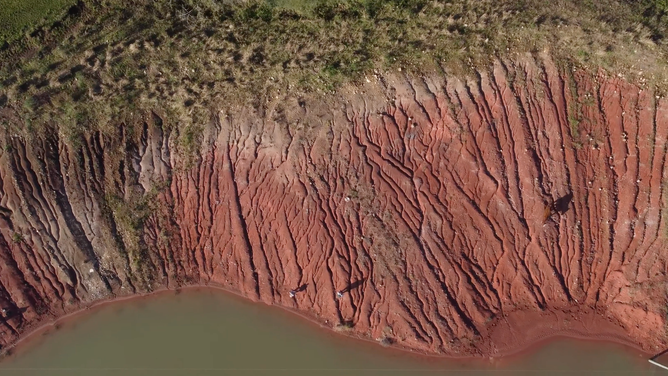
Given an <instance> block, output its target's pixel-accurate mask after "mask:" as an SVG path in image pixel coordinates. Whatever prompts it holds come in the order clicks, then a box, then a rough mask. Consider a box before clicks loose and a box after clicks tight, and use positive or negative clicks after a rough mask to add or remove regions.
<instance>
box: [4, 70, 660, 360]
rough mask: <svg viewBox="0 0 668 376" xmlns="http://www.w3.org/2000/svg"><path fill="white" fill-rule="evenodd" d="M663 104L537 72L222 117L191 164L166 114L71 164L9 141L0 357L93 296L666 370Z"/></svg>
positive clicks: (84, 148)
mask: <svg viewBox="0 0 668 376" xmlns="http://www.w3.org/2000/svg"><path fill="white" fill-rule="evenodd" d="M667 110H668V103H667V102H666V100H665V99H664V98H661V97H659V96H656V95H655V94H654V93H653V92H652V91H650V90H641V89H639V88H638V87H637V86H634V85H631V84H629V83H626V82H625V81H623V79H621V78H610V77H608V76H605V75H604V74H598V75H591V74H588V73H586V72H580V71H576V72H572V71H569V70H564V69H560V68H557V67H556V66H555V65H554V64H553V63H552V62H551V61H550V60H549V59H541V60H534V59H531V58H526V59H525V60H522V61H519V62H516V63H512V64H511V63H508V62H498V63H496V64H495V65H494V66H493V67H492V68H491V69H490V70H489V71H487V72H480V73H479V75H478V77H475V78H472V79H469V80H459V79H457V78H455V77H448V76H432V77H425V78H415V77H405V76H402V75H400V74H395V75H389V74H387V75H376V76H369V77H368V79H367V83H366V84H364V85H362V86H358V87H348V88H345V89H343V90H341V91H340V92H338V93H337V94H333V95H332V96H331V97H329V98H326V99H318V100H312V99H308V98H306V99H304V98H293V97H290V96H288V97H277V98H275V100H272V101H270V102H267V103H266V104H265V105H264V108H263V110H251V109H247V108H244V109H240V108H229V109H223V111H221V112H219V113H218V114H216V116H215V117H214V119H213V121H212V123H211V124H210V125H207V126H205V132H204V137H203V142H202V156H201V159H200V160H198V161H197V163H196V164H195V165H194V167H192V166H193V165H191V167H186V168H184V167H183V164H182V163H180V162H179V158H178V157H177V156H176V155H175V154H176V153H175V152H174V150H175V144H174V143H175V141H174V140H175V135H174V132H171V131H169V129H176V127H178V124H175V125H174V126H173V127H167V126H166V124H163V123H168V122H169V119H166V118H165V119H161V117H160V116H159V114H160V113H159V111H156V113H157V114H158V115H155V114H152V115H150V116H147V117H146V118H145V119H144V121H143V123H142V122H139V123H138V124H137V125H135V126H120V127H119V128H118V130H117V131H116V132H117V133H116V134H115V135H100V134H92V135H87V136H86V138H85V141H84V142H81V143H80V146H78V147H77V146H72V142H66V141H65V140H64V139H63V136H62V135H59V134H58V133H57V132H55V131H51V132H50V131H48V130H47V131H45V132H44V134H41V135H36V136H34V137H33V138H32V139H29V138H26V137H24V136H18V135H16V136H15V135H13V134H12V132H11V131H5V133H4V135H3V138H4V141H5V145H6V147H5V148H4V150H2V151H0V184H1V188H0V206H1V210H0V233H1V234H2V236H0V257H2V263H0V305H2V306H3V307H5V308H6V311H5V314H4V316H5V317H6V320H3V321H2V322H1V323H2V328H1V329H0V341H1V342H2V343H3V344H4V345H8V344H11V343H13V342H15V341H16V340H17V338H19V337H20V336H21V335H23V334H24V333H25V332H26V331H28V329H30V328H32V327H35V326H36V325H37V324H39V323H40V322H44V321H45V320H50V319H52V318H54V317H58V316H61V315H63V314H65V313H67V312H71V311H74V310H77V309H80V308H81V307H84V306H87V305H89V304H91V303H93V302H95V301H98V300H101V299H107V298H113V297H117V296H125V295H131V294H135V293H139V292H143V291H146V290H150V289H157V288H161V287H169V288H177V287H179V286H183V285H205V284H215V285H222V286H223V287H226V288H228V289H231V290H235V291H239V292H240V293H241V294H243V295H245V296H247V297H249V298H251V299H255V300H260V301H263V302H265V303H268V304H277V305H282V306H285V307H289V308H292V309H295V310H297V311H299V312H301V313H304V314H306V315H307V316H310V317H312V318H313V319H315V320H318V321H320V322H323V323H326V325H330V326H332V327H338V328H340V329H344V330H346V331H349V332H350V333H351V334H355V335H359V336H362V337H368V338H372V339H375V340H381V341H383V342H384V343H388V342H390V343H395V344H396V345H399V346H405V347H409V348H413V349H417V350H421V351H425V352H428V353H438V354H449V355H469V354H474V355H494V354H502V353H507V352H510V351H513V350H516V349H518V348H521V347H523V346H525V345H526V344H527V343H529V342H532V341H535V340H537V339H541V338H544V337H546V336H550V335H553V334H556V333H563V332H567V333H570V334H574V335H583V336H587V337H598V338H607V339H613V340H620V341H624V342H628V343H631V344H635V345H636V346H638V347H642V348H643V349H644V350H645V351H648V352H650V353H651V352H657V351H658V350H662V349H663V348H664V347H665V346H666V326H665V325H666V319H665V315H666V287H667V285H666V282H667V281H668V280H667V277H666V272H667V271H668V270H667V264H666V261H667V258H668V252H667V251H666V240H667V239H668V228H667V227H666V217H665V215H666V214H665V213H666V212H665V208H666V199H667V197H666V196H665V193H666V190H665V187H666V171H665V165H666V151H667V150H668V149H667V147H668V144H667V143H666V140H667V137H668V118H667V116H668V112H667ZM5 117H6V118H7V119H10V120H11V114H10V113H9V112H6V114H5ZM68 145H69V146H68ZM570 194H572V201H569V200H568V196H569V195H570ZM563 197H567V199H566V200H562V203H563V202H566V204H567V205H565V206H564V207H562V208H560V210H559V211H555V212H553V213H552V215H551V216H549V218H547V220H546V219H545V217H546V206H549V204H550V203H552V202H553V201H555V200H558V199H560V198H563ZM126 202H127V203H128V204H126ZM119 203H120V204H119ZM124 208H129V209H128V210H126V211H124ZM130 209H131V210H130ZM137 212H140V213H144V215H143V216H141V215H138V214H137ZM124 213H125V214H124ZM547 214H550V213H549V212H548V213H547ZM302 285H306V288H305V289H304V290H303V291H300V292H298V293H297V294H296V296H295V297H294V298H290V296H289V291H290V290H292V289H295V288H297V287H299V286H302ZM350 285H353V288H351V289H350V290H349V291H347V292H345V293H344V294H343V295H342V297H341V298H340V299H337V297H336V292H337V291H340V290H345V288H346V287H348V286H350Z"/></svg>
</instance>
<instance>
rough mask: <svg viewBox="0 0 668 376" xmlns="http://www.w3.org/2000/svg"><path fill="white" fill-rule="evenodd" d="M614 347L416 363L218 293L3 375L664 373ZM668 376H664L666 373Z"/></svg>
mask: <svg viewBox="0 0 668 376" xmlns="http://www.w3.org/2000/svg"><path fill="white" fill-rule="evenodd" d="M661 372H662V371H661V370H659V369H656V368H654V367H652V366H650V365H649V364H648V363H647V361H646V359H645V358H644V357H642V356H641V354H634V353H633V352H630V351H629V350H628V349H624V348H622V347H620V346H618V345H614V344H609V343H602V342H585V341H577V340H567V339H555V340H552V341H550V342H549V343H547V344H541V345H538V346H536V348H535V349H533V350H531V351H529V352H528V353H525V354H523V355H522V356H519V357H516V358H513V359H506V360H503V361H499V360H495V361H471V360H467V361H456V360H443V359H432V358H425V357H420V356H413V355H411V354H410V353H405V352H399V351H396V350H391V349H384V348H382V347H381V346H376V345H371V344H368V343H364V342H361V341H358V340H352V339H348V338H345V337H343V336H340V335H337V334H335V333H331V332H328V331H325V330H322V329H319V328H318V327H316V326H315V325H312V324H309V323H306V322H304V321H303V320H300V319H299V318H297V317H295V316H294V315H290V314H288V313H286V312H284V311H282V310H280V309H276V308H269V309H268V308H267V307H266V306H264V305H262V304H254V303H250V302H247V301H243V300H242V299H238V298H236V297H232V296H230V295H229V294H225V293H223V292H219V291H215V290H200V291H188V292H183V293H181V294H173V293H167V294H160V295H157V296H155V297H152V298H150V299H140V300H132V301H128V302H123V303H117V304H110V305H106V306H104V307H101V308H100V309H96V310H95V311H94V312H93V313H91V314H88V315H81V316H77V317H76V318H75V319H73V320H69V321H66V322H64V323H62V324H59V325H58V329H55V328H53V329H51V330H49V331H47V332H45V333H43V334H39V335H37V336H36V337H35V338H32V339H31V340H30V341H29V344H27V345H22V346H19V348H18V349H17V351H15V354H14V355H12V356H11V357H9V358H6V359H4V360H3V361H2V362H0V375H3V376H4V375H124V376H130V375H169V376H171V375H188V376H190V375H347V376H351V375H397V376H399V375H402V376H403V375H407V376H408V375H460V374H462V375H471V376H477V375H592V374H600V375H639V376H640V375H660V374H661ZM667 373H668V372H667Z"/></svg>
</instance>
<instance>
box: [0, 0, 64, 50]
mask: <svg viewBox="0 0 668 376" xmlns="http://www.w3.org/2000/svg"><path fill="white" fill-rule="evenodd" d="M75 3H76V0H0V45H2V44H4V42H5V41H7V40H14V39H17V38H19V37H20V36H21V35H22V34H23V33H25V32H32V31H34V30H35V29H37V28H38V27H39V26H42V25H45V24H48V23H53V22H54V21H57V20H58V19H59V18H61V17H62V15H63V14H64V13H65V12H67V9H68V8H69V7H71V6H72V5H74V4H75Z"/></svg>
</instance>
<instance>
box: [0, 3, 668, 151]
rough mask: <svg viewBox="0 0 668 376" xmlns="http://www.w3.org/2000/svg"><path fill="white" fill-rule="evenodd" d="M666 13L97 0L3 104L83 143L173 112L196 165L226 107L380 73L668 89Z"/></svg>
mask: <svg viewBox="0 0 668 376" xmlns="http://www.w3.org/2000/svg"><path fill="white" fill-rule="evenodd" d="M5 1H6V0H5ZM26 3H28V2H26ZM30 3H35V4H46V2H39V1H37V2H35V1H31V2H30ZM66 3H68V2H63V1H54V2H51V3H49V4H50V6H51V7H52V8H48V9H58V7H60V9H61V12H62V11H63V9H64V8H63V7H66V5H67V4H66ZM16 4H19V2H18V1H17V2H16ZM57 4H60V5H57ZM10 9H14V10H10ZM25 9H28V8H26V7H25V6H24V5H21V6H20V7H18V6H14V8H12V7H7V9H5V10H3V11H4V12H5V13H4V14H5V15H13V14H19V15H22V16H21V17H18V16H17V19H16V20H15V21H13V22H15V24H16V25H19V24H21V25H26V24H30V23H31V22H32V23H35V22H36V21H34V20H36V19H39V17H40V16H39V14H42V15H45V14H49V12H50V10H47V8H46V5H42V6H41V7H40V6H33V7H32V8H30V9H31V12H32V13H30V14H31V15H28V13H25V12H27V11H26V10H25ZM666 9H667V7H666V4H665V1H664V0H652V1H649V0H646V1H626V2H623V1H622V2H620V1H615V0H598V1H578V0H550V1H547V0H449V1H448V0H314V1H297V0H267V1H243V2H231V1H215V0H124V1H120V0H84V1H80V2H78V5H77V7H75V8H70V9H69V11H67V10H66V12H65V13H66V14H65V15H64V16H63V18H62V21H61V22H58V23H55V25H54V23H53V22H47V23H45V24H43V25H42V26H40V27H36V28H35V29H34V31H33V32H30V33H27V34H26V35H24V36H23V37H21V38H19V39H16V40H14V41H12V42H11V43H10V44H9V45H5V47H3V48H2V49H0V106H7V107H10V108H12V109H13V110H14V111H15V112H16V114H17V116H15V117H13V118H12V121H11V123H12V126H13V127H14V128H16V129H15V130H18V131H21V132H27V133H33V132H39V130H40V129H42V128H44V125H45V124H47V123H50V124H52V125H54V126H56V127H57V128H59V129H60V130H61V131H62V134H64V135H66V136H67V137H68V138H69V139H70V141H71V142H72V143H73V145H77V143H78V142H80V140H81V136H82V135H84V134H86V133H87V132H90V131H92V130H100V131H103V132H104V131H105V129H107V128H112V129H113V127H114V124H112V123H113V122H118V121H123V120H124V119H129V118H131V117H132V116H136V114H138V113H146V111H159V112H160V113H162V114H165V115H166V116H165V118H166V119H167V122H166V126H170V125H171V124H179V126H178V129H176V134H179V135H180V138H179V140H180V141H179V146H180V147H181V148H182V152H183V153H185V154H189V153H193V152H196V149H197V147H196V145H197V140H198V134H199V132H200V130H201V127H202V126H203V125H204V124H206V123H207V122H208V121H209V120H210V119H211V116H212V113H214V110H215V109H216V108H221V107H223V106H230V105H232V104H250V105H253V106H256V107H261V106H263V105H264V104H265V103H267V102H268V101H270V100H271V99H272V98H276V97H277V96H279V95H283V94H285V93H286V92H290V93H293V94H296V95H301V94H300V93H320V94H323V95H328V94H331V93H333V92H335V91H336V90H337V89H338V88H339V87H340V86H341V85H343V84H346V83H348V84H355V83H356V82H362V80H363V78H364V77H365V76H368V75H369V74H373V73H374V71H378V70H380V71H398V70H400V69H401V70H402V72H408V73H413V74H431V73H434V72H446V73H448V74H454V75H458V76H462V77H463V76H467V75H469V76H472V77H475V75H476V74H477V73H476V72H477V71H479V70H485V69H489V66H490V63H491V62H492V61H494V60H498V59H501V60H503V61H506V62H508V61H512V60H513V59H518V58H519V59H521V58H522V57H524V56H527V55H534V56H536V55H539V54H542V53H545V52H546V53H549V54H550V55H551V56H552V57H553V58H554V59H555V60H556V61H557V62H558V63H559V64H560V65H562V66H565V65H573V64H575V65H578V66H581V67H584V68H589V69H592V70H595V69H598V68H599V67H603V68H605V69H607V70H609V71H610V72H611V73H613V74H620V75H623V76H624V77H627V78H628V79H631V80H635V81H637V82H639V83H642V84H646V85H655V86H661V87H668V81H667V80H666V78H667V75H666V66H667V65H666V61H665V54H666V51H667V50H668V49H667V48H666V42H665V38H666V35H668V33H667V30H668V28H667V26H666V20H667V19H668V16H667V15H666ZM54 11H55V10H54ZM40 12H41V13H40ZM6 17H9V16H6ZM42 17H44V16H42ZM2 22H9V21H7V18H5V19H4V21H2ZM24 27H25V26H21V28H22V30H23V28H24ZM16 119H20V122H18V123H17V121H16ZM112 119H113V120H112ZM0 120H1V119H0ZM7 123H8V120H5V126H7Z"/></svg>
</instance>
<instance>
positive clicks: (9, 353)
mask: <svg viewBox="0 0 668 376" xmlns="http://www.w3.org/2000/svg"><path fill="white" fill-rule="evenodd" d="M187 290H194V291H198V290H199V291H207V290H209V291H215V292H220V293H224V294H227V295H229V296H230V297H231V298H234V299H239V300H241V301H243V302H244V303H247V304H259V305H264V306H267V307H269V308H272V309H280V311H281V312H283V313H285V314H287V315H289V316H292V318H294V319H300V321H302V322H304V323H306V324H307V325H312V326H314V327H316V328H319V329H320V330H323V333H324V334H327V335H331V336H336V337H339V338H341V339H344V340H354V341H357V342H358V343H360V344H362V345H364V346H369V347H372V348H373V350H374V351H383V352H388V351H391V352H395V353H397V354H401V355H403V356H410V357H415V358H421V360H423V361H430V362H433V361H439V360H451V361H458V362H476V363H479V364H481V365H483V366H488V367H491V366H493V365H495V364H498V363H507V362H508V363H510V362H516V361H518V360H519V359H521V358H524V357H528V356H530V355H531V354H533V353H535V352H536V351H538V350H539V349H540V348H541V347H544V346H546V345H548V344H549V343H551V342H553V341H557V340H560V339H573V340H577V341H582V342H587V343H592V344H593V343H608V344H613V345H616V346H620V347H621V348H622V349H623V351H625V352H627V353H632V354H633V355H634V356H637V357H642V358H643V359H649V358H651V357H652V356H653V354H650V353H648V352H647V351H645V350H644V349H642V348H641V347H640V346H638V345H637V344H635V343H634V342H632V341H630V340H626V339H624V338H620V337H619V336H618V335H616V334H615V333H605V332H601V333H592V334H588V333H584V332H582V331H578V330H575V329H572V330H556V331H553V332H549V333H547V334H544V335H540V336H538V338H535V339H530V340H526V341H523V342H522V343H521V345H519V346H513V347H511V348H510V349H511V350H505V351H498V352H496V353H494V354H491V355H490V354H482V355H478V356H471V355H453V354H434V353H428V352H425V351H422V350H417V349H413V348H410V347H407V346H401V345H391V346H382V345H381V344H380V343H379V342H378V341H375V340H373V339H370V338H365V337H362V336H360V335H356V334H355V333H353V332H339V331H337V330H335V329H334V327H332V326H328V325H326V324H324V323H322V322H321V321H320V320H318V319H317V318H316V317H311V316H309V315H307V314H304V313H301V312H298V311H296V310H293V309H291V308H288V307H285V306H281V305H277V304H267V303H264V302H262V301H255V300H252V299H249V298H248V297H246V296H244V295H242V294H240V293H237V292H235V291H232V290H229V289H226V288H225V287H222V286H219V285H216V284H206V285H190V286H181V287H178V288H176V289H174V288H167V287H164V288H160V289H156V290H154V291H151V292H148V293H140V294H133V295H128V296H121V297H115V298H107V299H103V300H99V301H96V302H94V303H93V304H91V305H88V306H85V307H84V308H81V309H78V310H76V311H73V312H70V313H67V314H65V315H63V316H60V317H58V318H56V319H53V320H51V321H48V322H44V323H39V324H37V325H36V326H35V327H34V328H30V329H29V330H28V331H26V332H24V333H23V335H21V337H20V338H19V339H18V340H17V341H16V342H14V343H13V344H12V345H10V346H7V347H6V348H4V349H2V353H1V354H0V362H2V361H3V360H4V359H7V358H11V357H13V356H16V355H17V354H19V353H20V352H23V351H27V350H29V348H30V346H31V344H36V343H37V342H38V341H37V338H40V337H38V336H40V335H41V336H45V335H48V334H50V333H51V329H53V328H55V329H56V330H58V329H59V327H58V326H59V325H60V324H64V323H65V322H68V321H70V320H73V319H75V318H77V317H78V316H81V315H85V314H87V313H91V314H92V313H94V310H99V309H102V308H104V307H106V306H110V305H115V304H118V303H123V302H129V301H133V300H136V301H139V300H142V299H150V298H154V297H157V296H160V295H164V294H169V293H171V294H175V295H176V294H180V293H182V292H184V291H187ZM548 325H549V323H542V325H539V326H538V327H539V328H540V327H546V326H548ZM487 342H488V344H491V343H492V341H491V339H490V336H487Z"/></svg>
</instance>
